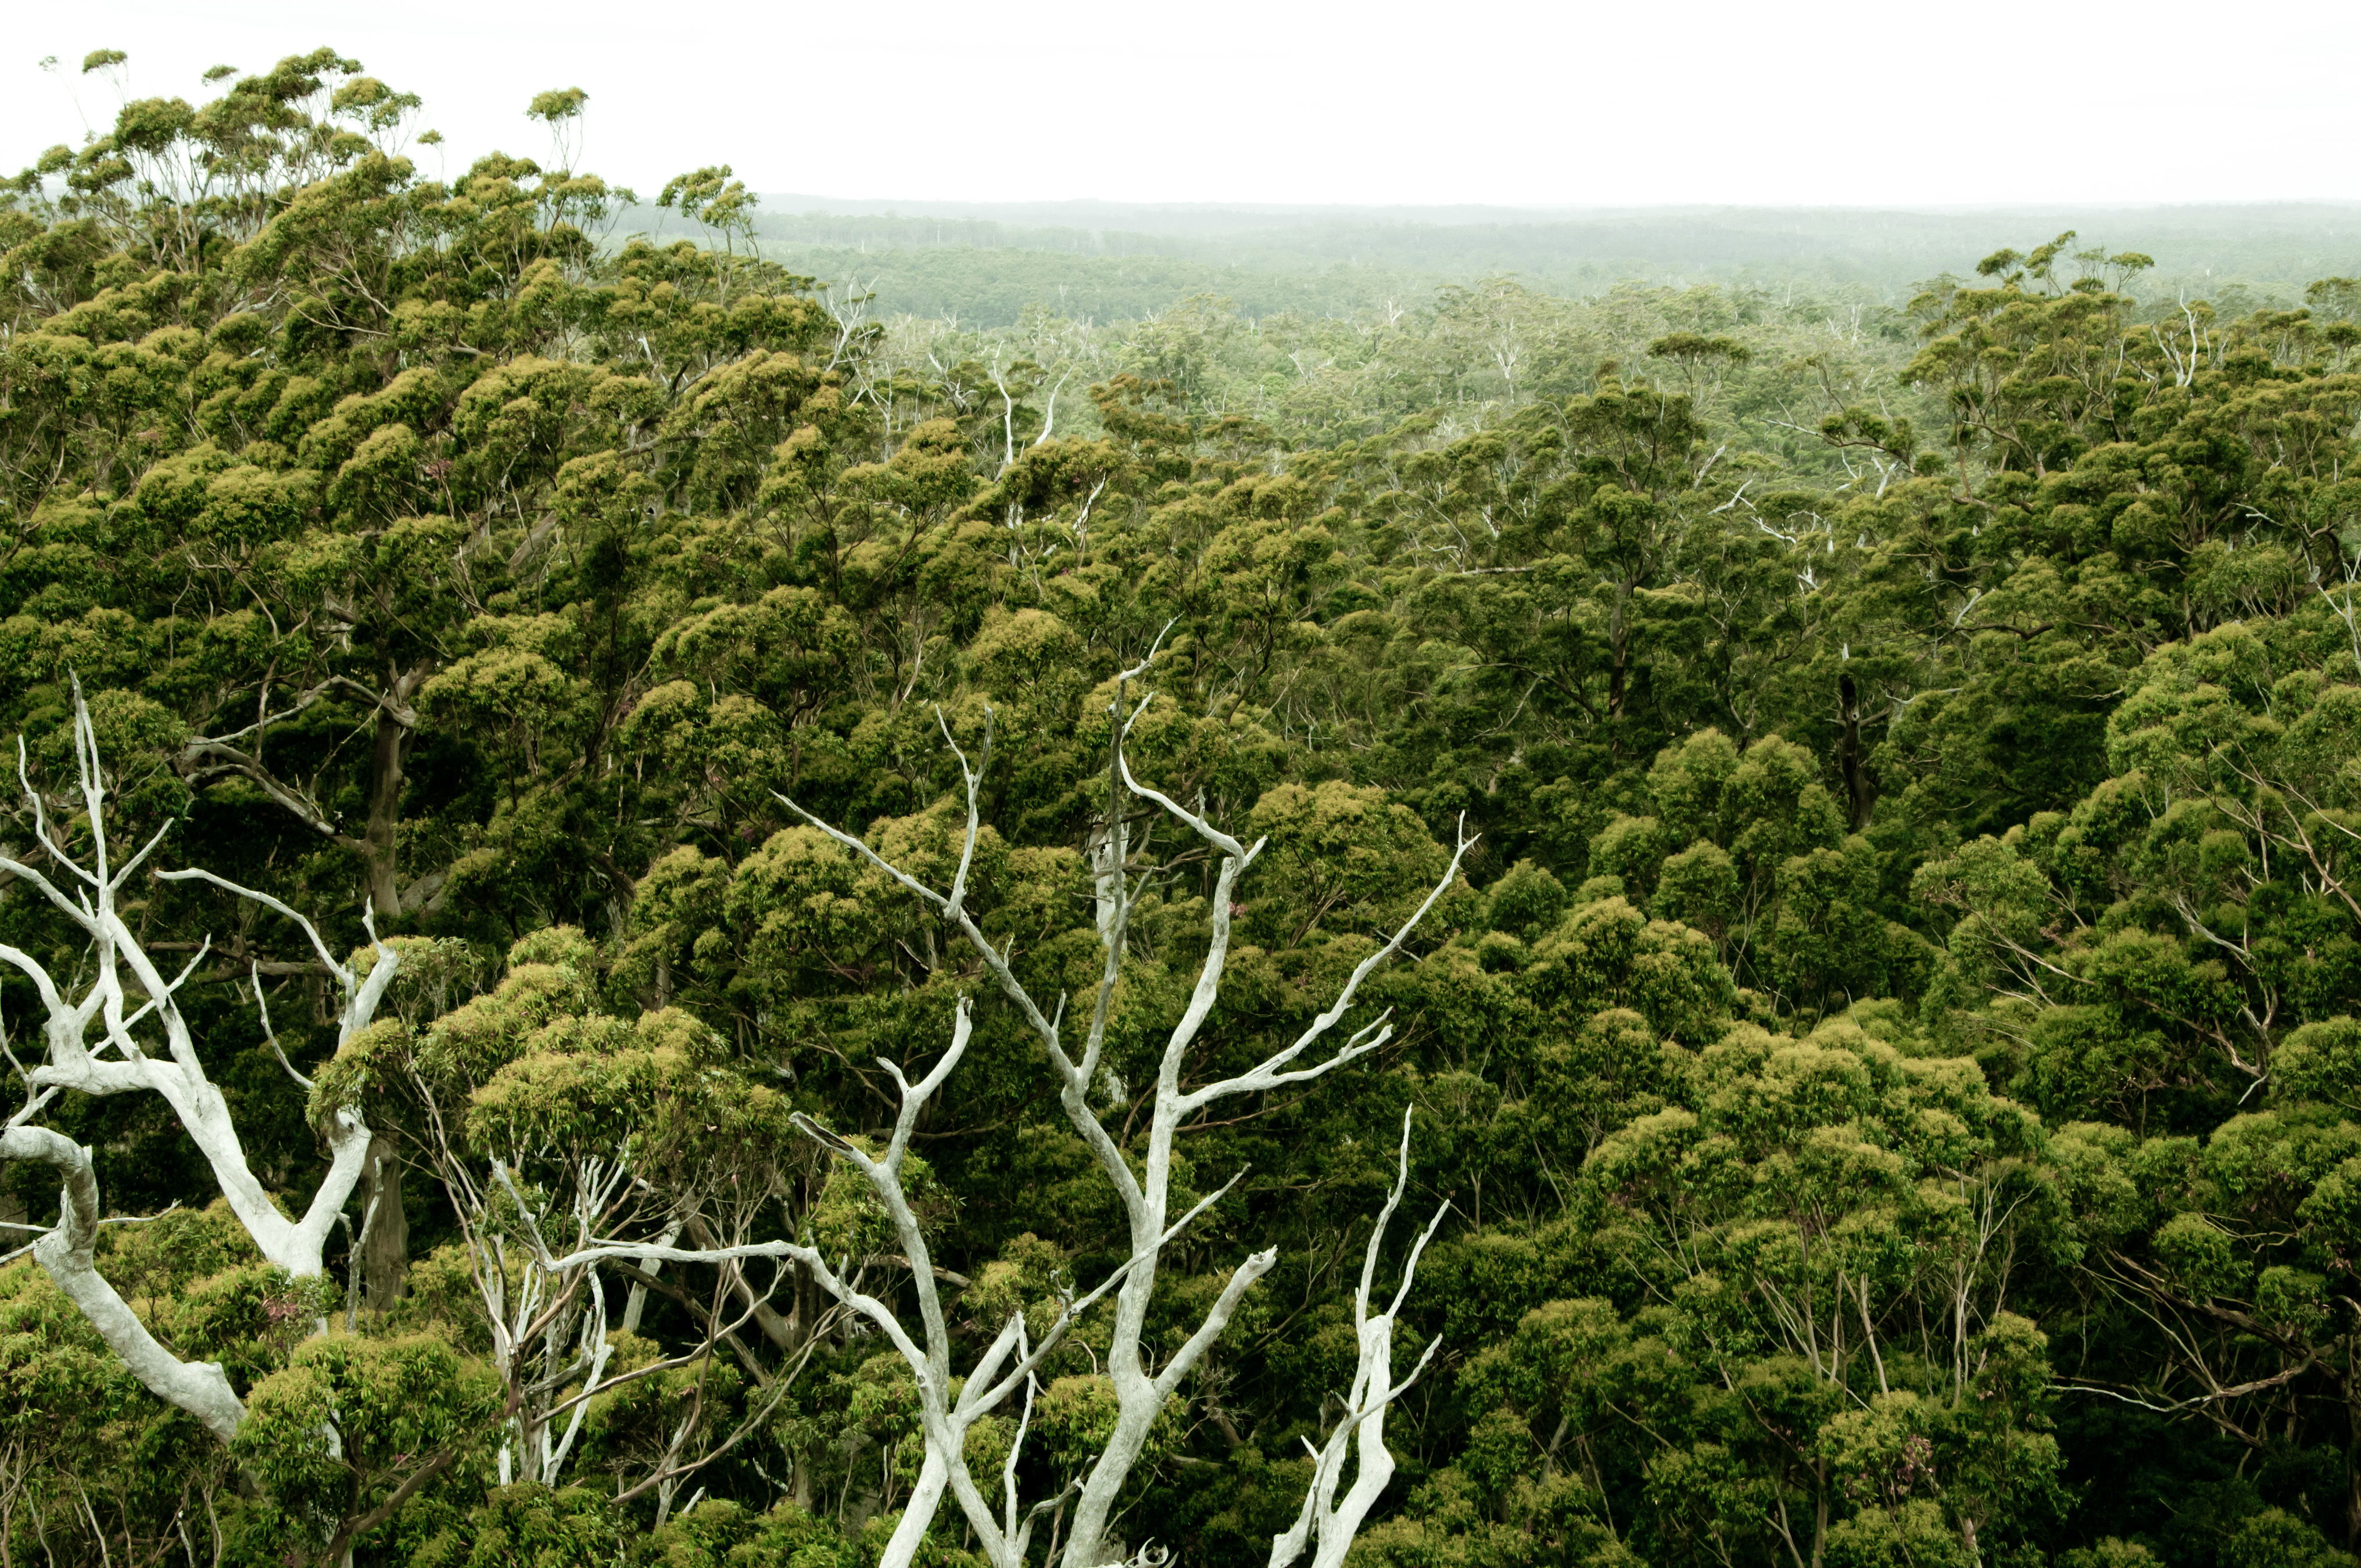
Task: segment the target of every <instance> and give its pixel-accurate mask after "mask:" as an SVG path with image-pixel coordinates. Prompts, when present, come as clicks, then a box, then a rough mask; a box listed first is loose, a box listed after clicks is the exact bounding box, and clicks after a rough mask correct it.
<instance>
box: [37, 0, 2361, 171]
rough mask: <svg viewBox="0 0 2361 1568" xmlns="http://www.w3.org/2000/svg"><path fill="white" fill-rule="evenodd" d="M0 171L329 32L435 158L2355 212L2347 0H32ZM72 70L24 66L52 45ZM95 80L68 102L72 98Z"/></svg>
mask: <svg viewBox="0 0 2361 1568" xmlns="http://www.w3.org/2000/svg"><path fill="white" fill-rule="evenodd" d="M12 9H13V10H14V15H15V20H14V21H12V22H11V23H10V24H9V25H8V27H7V28H6V32H7V36H8V49H9V51H10V53H9V56H8V57H6V58H0V167H5V168H7V169H15V168H17V167H21V166H22V165H23V164H25V163H27V162H29V161H30V160H31V159H32V158H33V157H34V156H35V155H36V154H38V152H39V150H40V149H41V148H44V147H47V146H49V145H51V144H54V143H56V142H59V141H74V140H78V139H79V138H80V137H81V136H82V127H83V124H84V118H85V117H86V118H87V120H88V123H90V124H92V125H101V124H103V123H104V121H106V120H108V119H111V118H112V115H113V112H114V109H115V106H116V102H117V99H116V95H115V91H114V89H112V88H111V87H110V86H108V85H107V84H105V83H104V82H101V81H100V80H98V79H97V78H86V79H80V80H76V79H75V77H74V71H75V67H76V66H77V65H78V63H79V62H80V60H82V56H83V55H84V54H85V53H87V52H88V51H89V50H91V49H95V48H100V47H108V48H115V49H126V50H127V51H129V53H130V55H131V57H132V58H131V89H132V93H133V94H134V95H136V96H141V97H145V96H151V95H175V94H177V95H184V96H190V97H192V98H193V97H196V96H199V95H201V94H202V93H203V85H202V83H201V82H199V81H198V73H199V72H200V71H203V69H204V68H205V67H207V66H209V65H213V64H215V63H226V64H230V65H235V66H237V67H239V68H241V69H242V70H255V69H258V68H261V67H264V66H266V65H268V64H269V62H270V61H272V60H276V59H278V58H279V57H280V56H282V55H286V54H291V53H294V52H298V51H300V50H303V49H310V48H312V47H313V46H315V45H318V44H322V43H326V44H330V45H333V46H335V48H336V49H341V50H343V51H344V52H345V53H346V54H348V55H353V56H357V57H358V58H359V59H360V60H361V61H362V63H363V64H364V65H365V66H366V67H367V68H368V71H370V73H371V74H374V75H377V76H379V77H381V78H383V79H384V80H386V81H387V82H390V83H392V84H393V85H394V86H396V87H400V88H404V89H407V90H410V91H413V92H417V93H422V94H423V95H424V97H425V98H426V100H427V113H426V117H425V123H426V124H427V125H430V126H434V127H435V128H437V129H440V130H442V131H443V132H444V133H445V136H446V137H449V138H450V145H449V147H448V148H447V151H448V153H449V154H450V155H451V170H452V171H453V172H456V170H457V169H458V168H459V167H461V166H463V163H464V159H465V158H466V157H469V156H472V155H474V154H475V153H478V152H480V151H483V150H485V149H487V148H493V147H499V148H503V149H505V150H509V151H512V152H518V153H522V154H526V155H528V156H539V155H540V154H541V153H542V152H543V151H544V148H545V147H546V137H544V135H543V134H542V133H541V131H540V128H539V127H538V126H531V125H528V124H527V123H526V122H525V120H524V119H523V118H522V110H523V107H524V104H525V102H526V100H527V99H528V98H530V97H531V95H532V94H533V93H534V92H537V91H539V90H541V89H544V88H550V87H568V86H579V87H582V88H584V89H587V90H588V93H589V94H590V104H589V119H588V126H587V142H588V145H587V147H586V149H585V154H584V159H583V162H584V165H585V167H588V168H591V169H596V170H598V171H599V172H601V173H604V174H607V175H608V176H609V178H611V179H615V180H619V181H623V182H626V183H631V184H634V185H637V186H640V187H642V189H643V190H652V189H653V187H654V186H656V185H659V184H661V183H662V181H664V178H665V177H666V176H667V175H669V174H672V173H675V172H677V171H679V170H684V169H687V168H692V167H696V166H697V165H700V164H705V163H712V162H729V163H730V164H732V165H734V166H735V167H736V169H737V170H738V173H739V175H740V176H741V178H742V179H744V180H745V181H747V182H748V183H749V184H750V185H752V186H753V187H754V188H755V189H757V190H761V191H773V192H781V191H787V192H818V193H823V194H827V195H832V196H843V197H859V198H870V199H880V198H893V199H900V200H911V201H919V200H932V201H961V202H995V201H1038V200H1061V199H1067V198H1075V197H1101V198H1105V199H1108V200H1116V201H1137V202H1254V203H1419V204H1428V203H1462V202H1466V203H1503V204H1512V205H1540V206H1629V205H1654V204H1662V203H1743V204H1749V205H1790V204H1814V205H1819V204H1831V205H1845V206H1926V205H1934V204H1945V205H1976V204H1987V203H1990V204H2001V203H2007V204H2018V203H2057V202H2071V203H2109V202H2140V203H2146V202H2199V201H2205V202H2215V201H2260V200H2277V199H2288V198H2293V199H2308V198H2309V199H2353V198H2361V159H2356V152H2361V94H2356V92H2355V91H2354V87H2353V72H2354V70H2355V64H2356V47H2361V0H2342V3H2336V0H2243V3H2239V4H2229V5H2207V6H2205V7H2204V8H2203V9H2202V11H2200V10H2199V9H2198V8H2196V7H2194V6H2191V5H2183V4H2172V3H2164V4H2158V3H2153V0H2150V3H2146V4H2143V3H2140V0H2130V3H2116V4H2096V3H2092V0H2048V3H2046V4H2045V3H2042V0H2033V3H2030V4H2023V5H2003V6H1994V5H1973V6H1959V5H1937V4H1932V3H1930V0H1887V3H1872V0H1746V3H1736V0H1688V3H1686V4H1666V3H1664V0H1654V3H1653V4H1651V3H1649V0H1636V3H1635V0H1616V3H1614V4H1601V3H1598V0H1574V3H1560V4H1535V3H1531V0H1457V3H1450V0H1444V3H1437V0H1426V3H1424V4H1420V5H1403V4H1399V3H1397V0H1363V3H1361V4H1356V5H1345V4H1335V3H1329V4H1312V3H1310V0H1185V3H1180V4H1168V5H1136V4H1134V5H1126V4H1104V3H1102V4H1088V3H1083V0H997V3H989V4H979V3H978V0H901V3H898V4H890V5H878V4H872V5H845V4H841V3H840V4H834V5H812V4H807V3H804V0H761V3H756V4H741V3H740V0H686V3H683V0H632V3H630V4H614V3H610V0H577V3H571V4H563V5H524V4H517V3H515V0H380V3H379V4H376V5H368V6H359V5H319V4H294V3H289V0H176V3H173V4H129V3H126V0H80V3H78V4H67V3H49V4H38V3H29V0H28V3H27V4H26V5H23V6H22V8H21V9H17V8H12ZM49 54H54V55H56V56H57V57H59V61H60V70H59V71H58V73H57V74H55V75H44V74H43V73H42V72H41V71H39V69H38V66H37V64H36V62H37V61H38V60H39V59H40V58H41V57H42V56H43V55H49ZM77 98H79V100H80V103H79V106H77V103H76V99H77Z"/></svg>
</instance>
